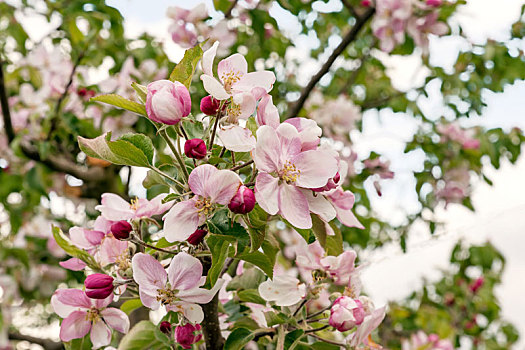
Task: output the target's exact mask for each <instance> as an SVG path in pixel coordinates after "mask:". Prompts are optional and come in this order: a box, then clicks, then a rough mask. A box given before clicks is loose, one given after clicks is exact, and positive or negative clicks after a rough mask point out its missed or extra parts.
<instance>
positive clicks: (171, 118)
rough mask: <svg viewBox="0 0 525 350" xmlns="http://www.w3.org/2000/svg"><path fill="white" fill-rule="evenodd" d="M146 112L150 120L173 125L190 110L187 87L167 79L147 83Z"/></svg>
mask: <svg viewBox="0 0 525 350" xmlns="http://www.w3.org/2000/svg"><path fill="white" fill-rule="evenodd" d="M146 112H147V113H148V118H150V119H151V120H153V121H155V122H158V123H163V124H168V125H173V124H177V123H178V122H180V120H181V119H182V118H184V117H186V116H187V115H188V114H190V112H191V97H190V93H189V91H188V89H187V88H186V87H185V86H184V85H182V84H181V83H179V82H178V81H176V82H171V81H169V80H157V81H154V82H153V83H150V84H148V94H147V96H146Z"/></svg>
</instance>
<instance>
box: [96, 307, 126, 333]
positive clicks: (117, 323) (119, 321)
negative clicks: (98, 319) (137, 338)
mask: <svg viewBox="0 0 525 350" xmlns="http://www.w3.org/2000/svg"><path fill="white" fill-rule="evenodd" d="M100 314H101V315H102V317H103V318H104V321H106V323H107V324H108V326H110V327H111V328H113V329H114V330H116V331H119V332H120V333H124V334H126V333H128V331H129V318H128V315H126V313H125V312H124V311H122V310H119V309H115V308H114V307H110V308H107V309H104V310H102V311H101V312H100Z"/></svg>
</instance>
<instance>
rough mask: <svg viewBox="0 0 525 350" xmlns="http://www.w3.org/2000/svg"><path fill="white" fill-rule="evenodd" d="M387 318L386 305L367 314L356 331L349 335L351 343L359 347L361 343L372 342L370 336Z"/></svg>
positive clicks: (367, 343) (368, 343)
mask: <svg viewBox="0 0 525 350" xmlns="http://www.w3.org/2000/svg"><path fill="white" fill-rule="evenodd" d="M384 318H385V307H384V306H383V307H382V308H379V309H375V310H373V311H372V312H370V313H369V314H368V315H366V316H365V318H364V320H363V322H362V323H361V324H360V325H359V326H358V327H357V329H356V331H355V332H354V333H352V334H350V336H349V337H348V342H349V345H350V346H352V347H357V346H359V345H360V344H365V345H373V344H370V341H369V338H368V336H369V335H370V333H372V331H373V330H374V329H376V328H377V327H378V326H379V325H380V324H381V322H383V319H384Z"/></svg>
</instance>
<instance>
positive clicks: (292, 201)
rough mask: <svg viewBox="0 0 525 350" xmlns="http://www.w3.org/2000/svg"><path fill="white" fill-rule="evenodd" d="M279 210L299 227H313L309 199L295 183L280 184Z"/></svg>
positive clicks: (291, 222)
mask: <svg viewBox="0 0 525 350" xmlns="http://www.w3.org/2000/svg"><path fill="white" fill-rule="evenodd" d="M279 212H280V214H281V215H282V216H283V217H284V218H285V219H286V220H288V222H290V224H292V225H293V226H295V227H297V228H301V229H308V228H311V227H312V218H311V217H310V209H309V208H308V200H307V199H306V197H305V196H304V194H303V193H302V192H301V190H300V189H299V188H297V187H295V186H293V185H288V184H281V185H280V186H279Z"/></svg>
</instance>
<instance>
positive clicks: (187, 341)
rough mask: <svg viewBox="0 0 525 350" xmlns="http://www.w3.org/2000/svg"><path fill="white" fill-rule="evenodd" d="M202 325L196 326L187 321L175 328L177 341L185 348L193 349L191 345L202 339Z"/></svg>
mask: <svg viewBox="0 0 525 350" xmlns="http://www.w3.org/2000/svg"><path fill="white" fill-rule="evenodd" d="M201 328H202V327H201V325H200V324H196V325H195V326H194V325H192V324H191V323H186V324H185V325H182V326H177V328H175V341H176V342H177V343H179V345H180V346H182V348H183V349H191V346H192V345H193V344H195V343H197V342H198V341H199V340H201V339H202V333H201V332H200V330H201Z"/></svg>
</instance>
